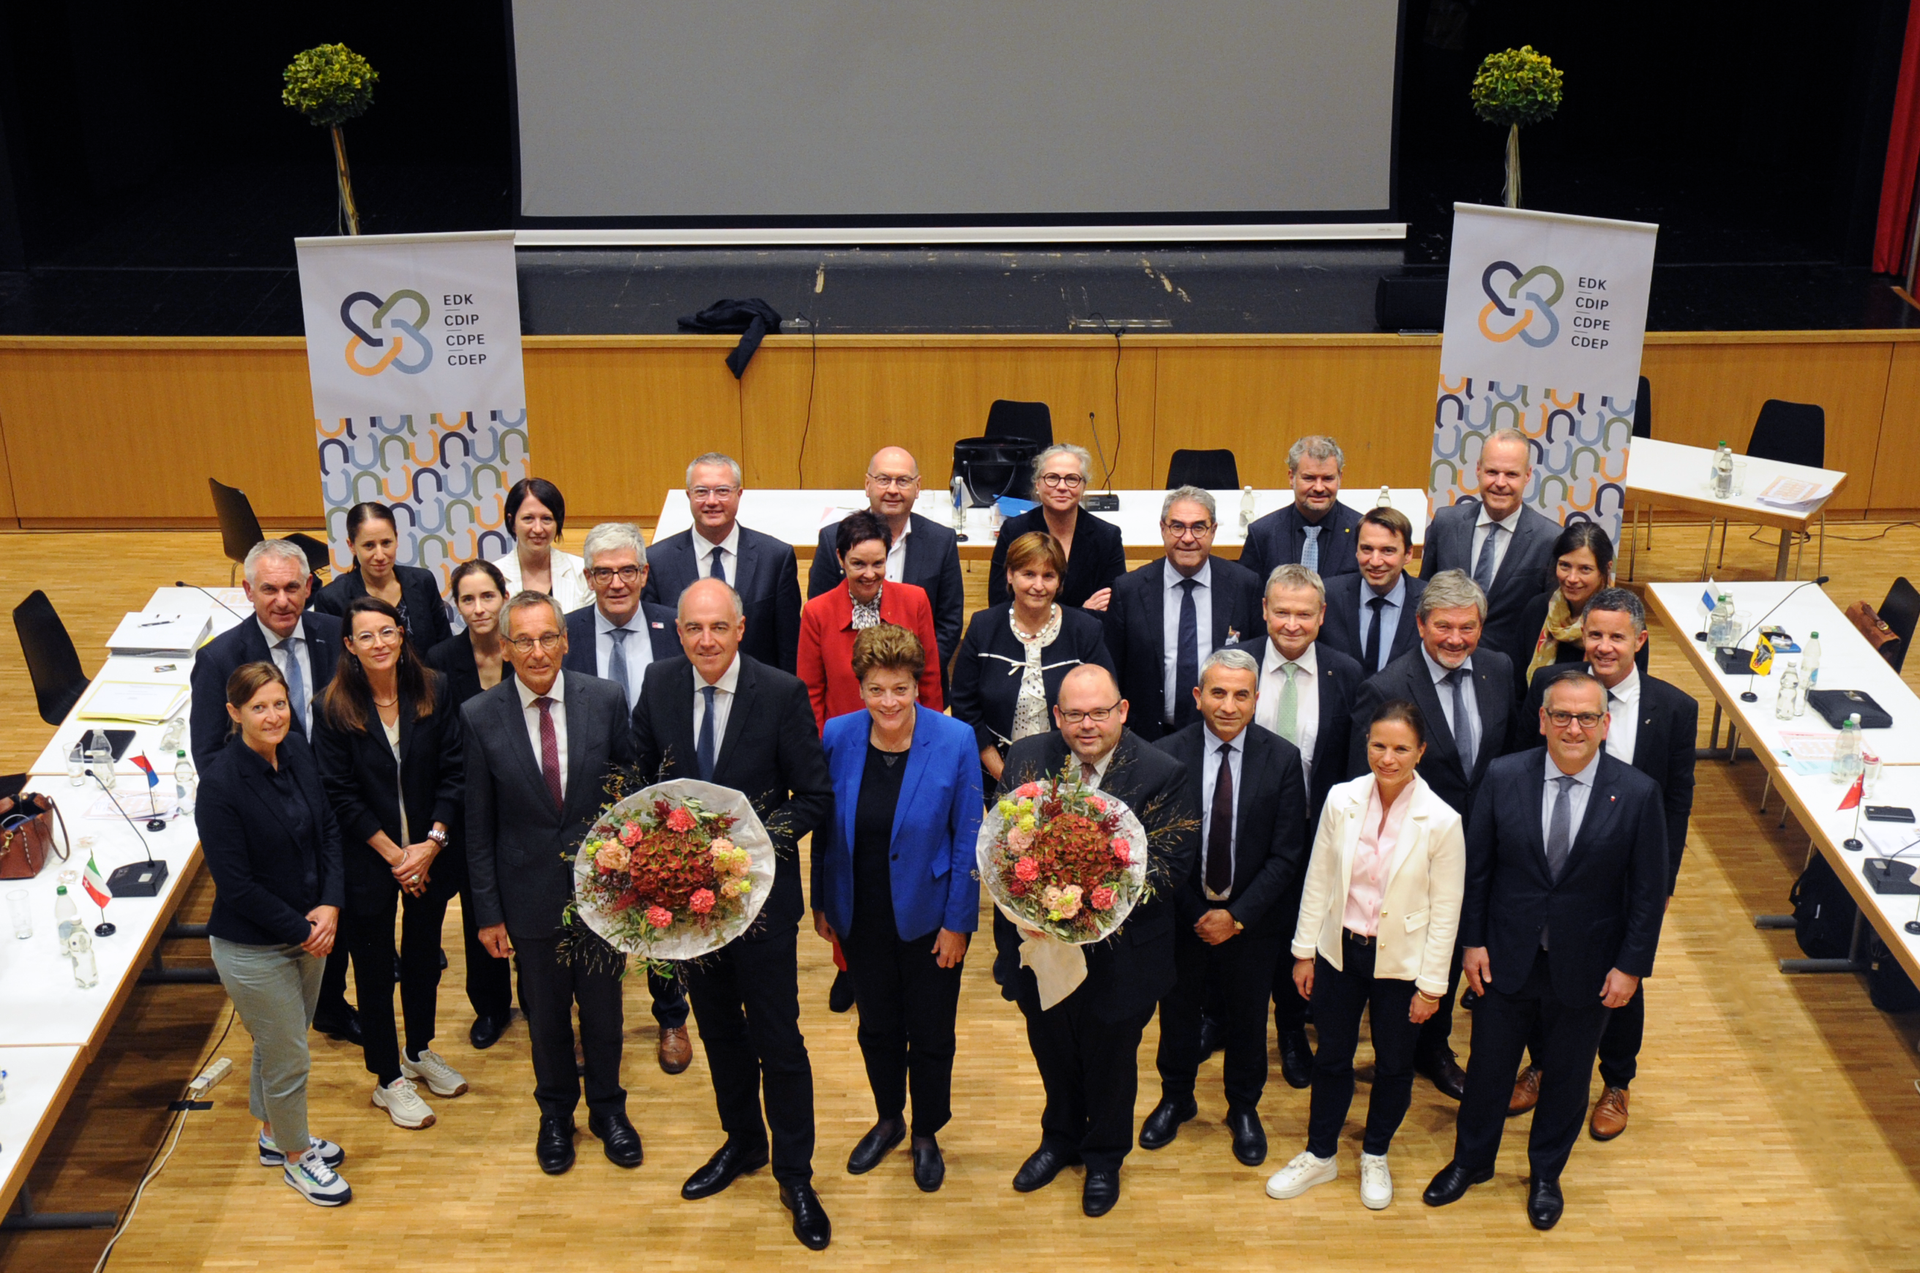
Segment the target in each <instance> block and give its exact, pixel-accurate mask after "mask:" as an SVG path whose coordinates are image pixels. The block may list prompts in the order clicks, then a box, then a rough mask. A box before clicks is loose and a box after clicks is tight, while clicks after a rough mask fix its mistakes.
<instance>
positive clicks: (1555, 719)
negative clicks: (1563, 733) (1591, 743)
mask: <svg viewBox="0 0 1920 1273" xmlns="http://www.w3.org/2000/svg"><path fill="white" fill-rule="evenodd" d="M1606 718H1607V715H1606V713H1605V712H1556V711H1553V710H1551V709H1548V711H1547V723H1548V724H1550V725H1552V726H1553V727H1554V728H1555V729H1565V728H1566V727H1567V726H1568V725H1570V724H1572V723H1573V722H1574V721H1579V722H1580V728H1582V729H1592V728H1594V727H1595V726H1597V725H1599V723H1600V722H1601V721H1603V720H1605V719H1606Z"/></svg>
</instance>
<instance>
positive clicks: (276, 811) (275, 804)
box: [237, 743, 299, 835]
mask: <svg viewBox="0 0 1920 1273" xmlns="http://www.w3.org/2000/svg"><path fill="white" fill-rule="evenodd" d="M237 745H238V746H242V747H244V746H245V745H246V744H245V743H240V744H237ZM286 763H287V758H286V756H285V755H284V754H283V755H281V757H280V765H281V767H282V768H283V769H284V768H285V767H286ZM241 785H242V786H243V787H245V788H246V790H248V791H250V792H252V793H253V798H254V799H255V800H258V801H259V802H260V805H261V807H262V808H264V809H265V810H266V811H267V812H268V813H271V814H272V815H273V816H274V819H275V820H276V821H277V822H279V823H280V825H281V826H283V827H286V829H287V834H288V835H292V834H293V827H292V825H291V824H290V823H288V821H287V811H286V809H285V808H283V807H282V806H281V804H280V800H279V797H278V796H277V795H276V794H275V793H274V790H273V787H272V785H271V784H270V783H265V782H248V783H243V784H241ZM295 785H296V786H298V785H299V784H298V781H297V780H296V782H295Z"/></svg>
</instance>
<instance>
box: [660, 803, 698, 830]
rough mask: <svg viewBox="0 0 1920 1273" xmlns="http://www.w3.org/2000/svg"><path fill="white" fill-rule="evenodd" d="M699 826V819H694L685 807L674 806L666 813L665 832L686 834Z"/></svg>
mask: <svg viewBox="0 0 1920 1273" xmlns="http://www.w3.org/2000/svg"><path fill="white" fill-rule="evenodd" d="M699 825H700V822H699V819H697V818H695V817H694V816H693V814H692V813H691V812H689V811H688V810H687V809H686V807H685V806H675V807H674V808H672V809H670V810H668V811H667V830H669V831H680V832H686V831H691V830H693V829H694V828H695V827H696V826H699Z"/></svg>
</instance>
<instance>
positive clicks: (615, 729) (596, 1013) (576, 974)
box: [460, 592, 641, 1176]
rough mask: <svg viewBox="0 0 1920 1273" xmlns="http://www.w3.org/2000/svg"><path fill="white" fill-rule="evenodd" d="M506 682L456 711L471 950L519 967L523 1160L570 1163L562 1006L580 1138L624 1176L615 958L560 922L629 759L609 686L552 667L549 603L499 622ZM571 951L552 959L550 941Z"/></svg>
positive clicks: (570, 1095) (558, 645)
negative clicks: (583, 1101)
mask: <svg viewBox="0 0 1920 1273" xmlns="http://www.w3.org/2000/svg"><path fill="white" fill-rule="evenodd" d="M500 627H501V631H502V633H503V644H504V646H505V654H506V657H507V658H508V659H509V660H511V661H512V663H513V679H512V680H509V681H502V682H501V683H500V684H498V685H496V686H494V687H493V688H492V689H490V690H488V691H487V692H486V693H484V694H482V695H480V696H479V697H478V698H472V699H468V700H467V703H466V705H465V706H464V707H462V708H461V709H460V710H461V711H462V713H463V717H462V719H463V721H464V723H465V728H466V737H467V747H466V780H467V791H466V805H467V828H466V836H467V869H468V872H469V873H470V875H471V876H472V880H473V904H474V907H475V909H476V910H477V911H478V912H479V913H478V915H477V916H476V917H475V918H476V919H477V920H478V921H479V923H480V940H481V941H482V942H483V943H485V945H486V947H487V949H488V950H489V951H491V952H492V954H493V956H494V958H496V959H505V958H507V957H508V956H509V955H515V956H518V958H519V961H520V1006H521V1007H523V1008H525V1009H526V1012H527V1036H528V1039H529V1040H530V1042H531V1044H532V1051H533V1082H534V1087H533V1097H534V1100H535V1101H536V1102H538V1103H539V1106H540V1134H539V1137H538V1139H537V1140H536V1142H535V1145H534V1156H535V1158H536V1159H537V1160H538V1161H539V1163H540V1170H542V1171H544V1172H546V1173H547V1174H548V1175H550V1176H553V1175H559V1174H560V1173H561V1172H563V1171H566V1170H567V1169H568V1168H569V1167H571V1166H573V1136H574V1124H573V1111H574V1109H575V1108H576V1107H577V1106H578V1105H579V1104H580V1089H581V1081H580V1074H579V1071H578V1070H577V1069H576V1067H575V1064H574V1059H573V1009H574V1005H575V1004H578V1005H579V1008H580V1045H581V1049H582V1052H583V1054H584V1056H585V1057H586V1096H587V1130H588V1131H590V1132H592V1133H593V1134H594V1135H595V1136H598V1137H599V1138H600V1142H601V1145H602V1147H603V1148H604V1149H605V1151H606V1155H607V1160H608V1161H609V1162H612V1163H613V1164H615V1165H616V1166H620V1167H637V1166H639V1165H640V1160H641V1147H640V1134H639V1133H638V1132H636V1131H635V1130H634V1129H633V1124H632V1123H630V1122H628V1121H627V1093H626V1089H624V1088H622V1087H621V1086H620V1033H621V1006H620V974H621V971H622V970H623V969H624V968H625V966H626V960H625V958H624V957H623V956H622V955H620V954H619V953H617V952H616V951H614V950H613V948H612V947H610V946H608V945H607V944H606V943H605V942H602V941H600V940H599V939H598V938H597V937H595V936H594V935H593V934H592V933H591V932H590V931H589V930H587V929H586V928H585V927H584V926H583V925H580V924H573V925H569V924H567V923H566V920H565V911H566V908H567V904H568V903H569V902H571V901H572V900H573V857H574V854H575V853H577V852H578V851H579V849H580V842H581V840H583V839H584V838H585V837H586V834H587V831H588V829H589V828H590V827H591V826H592V825H593V821H594V819H595V818H596V817H598V816H599V813H600V806H601V805H602V804H603V803H605V801H606V799H607V784H608V780H609V779H611V778H612V777H613V775H614V774H615V772H616V771H618V770H620V769H622V768H623V767H625V766H627V765H629V764H630V763H631V762H632V760H633V750H632V740H631V735H630V733H629V731H628V726H627V712H626V701H625V700H624V699H623V698H622V697H621V694H620V688H619V686H617V685H614V684H613V683H612V682H610V681H603V680H600V679H599V678H598V677H594V676H588V675H586V674H585V673H583V672H566V671H563V670H562V663H563V660H564V659H565V658H566V654H567V629H566V620H565V617H564V616H563V615H562V614H561V613H560V603H559V602H557V601H555V600H554V599H553V598H552V597H550V596H548V595H547V594H546V593H544V592H521V593H517V594H515V595H514V596H513V597H512V598H511V599H509V600H508V601H507V604H506V608H505V609H504V610H503V611H502V612H501V615H500ZM563 939H564V942H565V944H566V945H567V946H568V947H570V949H568V950H566V951H565V952H563V951H562V949H561V946H562V942H563Z"/></svg>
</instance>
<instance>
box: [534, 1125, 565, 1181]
mask: <svg viewBox="0 0 1920 1273" xmlns="http://www.w3.org/2000/svg"><path fill="white" fill-rule="evenodd" d="M533 1156H534V1157H535V1158H537V1159H539V1160H540V1170H542V1171H544V1172H546V1173H547V1174H548V1175H549V1176H557V1175H559V1174H560V1173H561V1172H563V1171H565V1170H566V1169H567V1168H569V1167H571V1166H573V1120H572V1119H570V1118H552V1117H549V1116H547V1115H544V1114H543V1115H541V1117H540V1136H539V1138H538V1139H537V1140H535V1141H534V1142H533Z"/></svg>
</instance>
